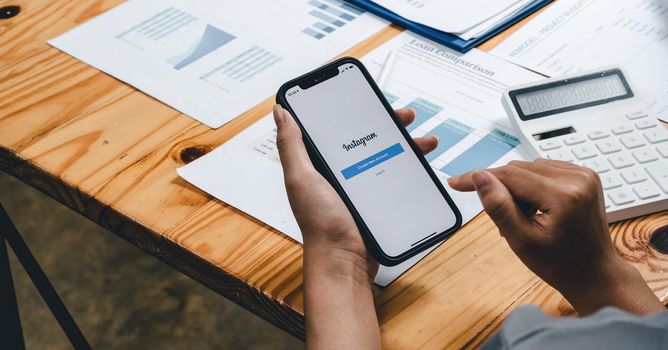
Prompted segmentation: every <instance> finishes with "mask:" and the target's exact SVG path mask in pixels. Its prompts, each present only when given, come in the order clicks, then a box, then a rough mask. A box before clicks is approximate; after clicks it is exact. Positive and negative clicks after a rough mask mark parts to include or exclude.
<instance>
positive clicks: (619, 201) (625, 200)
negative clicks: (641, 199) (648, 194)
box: [608, 188, 636, 205]
mask: <svg viewBox="0 0 668 350" xmlns="http://www.w3.org/2000/svg"><path fill="white" fill-rule="evenodd" d="M608 197H609V198H610V200H612V202H613V203H615V205H624V204H629V203H633V202H635V200H636V199H635V196H634V195H633V193H631V191H630V190H629V189H628V188H620V189H618V190H613V191H610V192H608Z"/></svg>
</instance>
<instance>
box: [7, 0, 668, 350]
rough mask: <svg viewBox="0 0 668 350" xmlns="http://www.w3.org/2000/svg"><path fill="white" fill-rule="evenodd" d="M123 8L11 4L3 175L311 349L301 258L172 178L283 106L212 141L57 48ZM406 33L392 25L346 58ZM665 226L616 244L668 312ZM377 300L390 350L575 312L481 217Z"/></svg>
mask: <svg viewBox="0 0 668 350" xmlns="http://www.w3.org/2000/svg"><path fill="white" fill-rule="evenodd" d="M120 2H121V1H120V0H117V1H74V0H69V1H65V0H63V1H48V2H47V1H39V0H34V1H29V0H23V1H0V6H2V5H8V4H17V5H20V6H22V8H23V12H22V13H21V14H20V15H19V16H17V17H16V18H13V19H11V20H7V21H0V169H2V170H3V171H6V172H8V173H11V174H13V175H14V176H16V177H18V178H19V179H21V180H23V181H25V182H27V183H29V184H31V185H32V186H34V187H36V188H38V189H40V190H42V191H44V192H45V193H47V194H49V195H50V196H52V197H54V198H56V199H57V200H59V201H61V202H62V203H64V204H65V205H68V206H69V207H71V208H72V209H74V210H76V211H78V212H79V213H81V214H82V215H85V216H86V217H88V218H90V219H91V220H93V221H95V222H97V223H98V224H100V225H101V226H103V227H105V228H107V229H109V230H110V231H112V232H113V233H115V234H117V235H119V236H121V237H123V238H124V239H126V240H128V241H129V242H131V243H133V244H135V245H137V246H139V247H140V248H141V249H143V250H145V251H147V252H148V253H150V254H152V255H154V256H156V257H158V258H160V259H162V260H164V261H165V262H167V263H169V264H170V265H172V266H174V267H175V268H177V269H179V270H180V271H182V272H184V273H185V274H187V275H189V276H191V277H193V278H194V279H196V280H197V281H199V282H200V283H202V284H204V285H206V286H208V287H209V288H211V289H213V290H215V291H217V292H218V293H220V294H221V295H224V296H225V297H227V298H229V299H231V300H233V301H234V302H236V303H238V304H239V305H242V306H243V307H245V308H247V309H249V310H250V311H252V312H254V313H256V314H257V315H259V316H261V317H263V318H265V319H266V320H268V321H269V322H271V323H273V324H275V325H277V326H279V327H281V328H282V329H284V330H286V331H287V332H289V333H291V334H293V335H295V336H297V337H303V334H304V325H303V291H302V287H301V284H302V265H301V263H302V262H301V259H302V250H301V246H300V245H299V244H298V243H296V242H295V241H293V240H291V239H290V238H288V237H287V236H285V235H283V234H281V233H280V232H277V231H276V230H274V229H272V228H271V227H268V226H266V225H264V224H263V223H261V222H259V221H257V220H255V219H253V218H252V217H250V216H248V215H246V214H244V213H242V212H240V211H238V210H236V209H235V208H232V207H230V206H228V205H226V204H224V203H222V202H220V201H218V200H216V199H214V198H211V197H210V196H208V195H207V194H205V193H203V192H202V191H200V190H198V189H196V188H194V187H193V186H191V185H190V184H188V183H186V182H185V181H183V180H182V179H180V178H179V177H178V176H177V175H176V172H175V170H176V168H177V167H179V166H181V165H183V164H184V163H186V162H189V161H192V160H193V159H195V158H197V157H198V156H201V155H202V154H205V153H206V152H208V151H210V150H211V149H213V148H215V147H216V146H218V145H220V144H222V143H223V142H225V141H226V140H228V139H230V138H231V137H233V136H234V135H236V134H237V133H239V132H240V131H241V130H243V129H244V128H246V127H247V126H249V125H250V124H251V123H253V122H255V121H257V120H258V119H259V118H261V117H262V116H264V115H266V114H267V113H268V112H269V111H270V110H271V105H272V104H273V102H272V101H273V97H271V98H268V99H267V100H265V101H263V102H261V103H260V104H258V106H256V107H254V108H252V109H251V110H249V111H248V112H246V113H244V114H243V115H241V116H240V117H239V118H237V119H235V120H234V121H232V122H231V123H229V124H227V125H225V126H224V127H222V128H220V129H218V130H212V129H209V128H207V127H206V126H204V125H201V124H199V123H197V122H195V121H194V120H192V119H190V118H188V117H186V116H184V115H182V114H180V113H178V112H177V111H175V110H173V109H171V108H169V107H167V106H165V105H163V104H161V103H159V102H157V101H155V100H154V99H152V98H150V97H148V96H146V95H144V94H142V93H141V92H138V91H136V90H135V89H133V88H132V87H129V86H127V85H124V84H122V83H121V82H119V81H117V80H115V79H113V78H111V77H109V76H107V75H105V74H103V73H100V72H98V71H96V70H95V69H92V68H90V67H88V66H86V65H85V64H83V63H81V62H79V61H77V60H75V59H73V58H71V57H69V56H67V55H65V54H63V53H61V52H59V51H58V50H56V49H53V48H51V47H49V46H48V45H47V44H46V40H48V39H50V38H52V37H54V36H56V35H58V34H60V33H62V32H64V31H66V30H68V29H70V28H72V27H74V26H75V25H76V24H79V23H82V22H84V21H85V20H87V19H89V18H92V17H94V16H95V15H97V14H99V13H102V12H104V11H105V10H107V9H108V8H111V7H113V6H114V5H116V4H118V3H120ZM521 24H522V23H520V24H518V26H520V25H521ZM400 31H401V29H399V28H397V27H388V28H386V29H385V30H383V31H381V32H380V33H379V34H377V35H376V36H374V37H372V38H370V39H369V40H367V41H365V42H363V43H362V44H360V45H357V46H356V47H354V48H353V49H351V50H349V52H348V53H347V54H350V55H353V56H358V57H359V56H362V55H364V54H365V53H366V52H369V51H370V50H372V49H373V48H375V47H377V46H378V45H380V44H382V43H383V42H385V41H387V40H388V39H390V38H391V37H393V36H395V35H397V34H398V33H400ZM503 35H507V34H502V35H501V36H500V37H499V38H501V37H503ZM499 40H500V39H498V38H495V39H494V40H492V41H490V42H489V43H487V44H485V45H484V48H485V49H490V48H491V47H493V46H494V45H495V44H496V43H498V41H499ZM662 225H668V212H663V213H658V214H654V215H651V216H648V217H644V218H638V219H634V220H629V221H625V222H622V223H618V224H615V225H612V234H613V239H614V241H615V245H616V247H617V249H618V250H619V252H620V254H621V255H622V256H623V257H624V258H625V259H626V260H627V261H629V262H631V263H632V264H633V265H634V266H636V267H637V268H638V269H639V270H640V271H641V272H642V274H643V276H644V277H645V278H646V280H647V281H648V282H649V284H650V286H651V287H652V289H653V290H654V291H655V292H656V293H657V295H659V296H660V297H661V298H662V300H664V301H668V294H667V293H668V280H667V276H668V275H667V274H666V270H667V269H668V256H666V255H663V254H661V253H658V252H657V251H656V250H654V249H653V248H652V247H651V246H650V245H649V244H648V240H649V237H650V236H651V234H652V232H653V231H654V230H656V229H657V228H659V227H660V226H662ZM51 234H55V233H51ZM375 299H376V304H377V309H378V314H379V319H380V321H381V329H382V338H383V343H384V345H385V347H386V348H388V349H389V348H398V349H402V348H406V347H416V346H419V347H422V348H460V349H468V348H475V347H477V346H479V345H480V344H481V343H482V342H483V341H484V340H485V339H486V338H487V337H488V336H489V335H490V334H492V332H494V331H495V330H496V329H498V327H499V325H500V324H501V322H502V321H503V319H504V318H505V316H507V315H508V313H509V312H510V311H512V309H513V308H515V307H516V306H517V305H520V304H527V303H535V304H539V305H541V307H543V308H544V309H545V310H546V312H548V313H550V314H553V315H572V314H573V311H572V309H571V308H570V306H569V305H568V303H566V302H565V301H564V300H563V298H562V297H561V296H560V295H559V294H558V293H557V292H556V291H554V290H553V289H552V288H550V287H549V286H547V285H545V284H544V283H543V282H541V281H540V280H539V279H538V278H537V277H536V276H534V275H533V274H532V273H531V272H530V271H528V270H527V269H526V268H525V267H524V266H523V265H522V264H521V263H520V262H519V260H518V259H517V258H516V257H515V256H514V255H513V253H512V252H511V251H510V249H509V248H508V246H507V244H506V243H505V241H504V240H503V239H502V238H501V237H500V236H499V234H498V232H497V230H496V228H495V227H494V225H493V224H492V223H491V221H490V220H489V218H488V217H487V216H486V215H484V214H481V215H479V216H478V217H477V218H476V219H474V220H473V221H472V222H471V223H469V224H468V225H466V226H465V227H464V229H462V231H460V232H459V233H457V234H456V235H455V236H454V237H452V238H451V239H450V240H448V241H447V242H445V243H444V244H443V245H441V246H440V247H439V248H438V249H437V250H436V251H435V252H434V253H432V254H430V255H429V256H428V257H427V258H425V259H424V260H423V261H421V262H420V263H419V264H418V265H417V266H416V267H415V268H413V269H411V270H410V271H409V272H408V273H406V274H405V275H404V276H402V277H401V278H400V279H399V280H398V281H397V282H395V283H394V284H392V285H391V286H389V287H388V288H386V289H383V290H381V289H376V290H375Z"/></svg>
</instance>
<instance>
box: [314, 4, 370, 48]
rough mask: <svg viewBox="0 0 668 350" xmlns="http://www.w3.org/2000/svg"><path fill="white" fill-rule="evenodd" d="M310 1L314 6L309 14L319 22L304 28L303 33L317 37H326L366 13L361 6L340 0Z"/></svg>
mask: <svg viewBox="0 0 668 350" xmlns="http://www.w3.org/2000/svg"><path fill="white" fill-rule="evenodd" d="M325 2H326V3H325ZM308 3H309V5H311V6H313V7H314V9H313V10H311V12H309V15H311V16H313V17H315V18H316V20H317V22H315V23H314V24H313V25H311V26H310V27H306V28H304V30H302V33H304V34H307V35H309V36H312V37H314V38H315V39H322V38H324V37H325V36H326V35H327V34H329V33H331V32H333V31H335V30H336V28H340V27H343V26H344V25H346V23H348V22H351V21H353V20H354V19H355V18H357V16H359V15H361V14H362V13H364V11H362V10H360V9H359V8H357V7H355V6H353V5H350V4H348V3H345V2H343V1H340V0H309V2H308Z"/></svg>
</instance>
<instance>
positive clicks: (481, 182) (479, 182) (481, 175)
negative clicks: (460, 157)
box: [471, 170, 491, 191]
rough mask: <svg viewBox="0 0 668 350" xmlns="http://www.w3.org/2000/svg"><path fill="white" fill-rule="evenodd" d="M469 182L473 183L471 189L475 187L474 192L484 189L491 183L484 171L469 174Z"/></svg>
mask: <svg viewBox="0 0 668 350" xmlns="http://www.w3.org/2000/svg"><path fill="white" fill-rule="evenodd" d="M471 181H473V187H475V189H476V191H479V190H482V189H484V188H485V187H487V186H489V185H490V183H491V181H490V179H489V175H488V174H487V172H486V171H484V170H476V171H474V172H473V173H472V174H471Z"/></svg>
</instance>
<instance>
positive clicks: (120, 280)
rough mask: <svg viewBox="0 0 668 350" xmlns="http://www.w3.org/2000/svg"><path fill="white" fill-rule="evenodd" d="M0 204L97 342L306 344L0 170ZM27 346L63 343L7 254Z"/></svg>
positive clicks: (124, 345) (129, 345) (118, 345)
mask: <svg viewBox="0 0 668 350" xmlns="http://www.w3.org/2000/svg"><path fill="white" fill-rule="evenodd" d="M0 203H2V204H3V206H4V207H5V209H6V210H7V211H8V212H9V215H10V216H11V218H12V220H13V221H14V223H15V224H16V226H17V227H18V229H19V231H20V232H21V234H22V235H23V238H24V239H25V240H26V242H27V244H28V246H29V247H30V249H31V250H32V252H33V254H34V255H35V256H36V258H37V260H38V261H39V263H40V264H41V266H42V268H43V269H44V270H45V272H46V274H47V276H48V277H49V279H50V280H51V282H52V283H53V284H54V286H55V288H56V290H57V291H58V293H59V294H60V296H61V298H62V299H63V301H64V302H65V304H66V305H67V307H68V308H69V310H70V312H71V313H72V315H73V316H74V318H75V320H76V321H77V323H78V324H79V326H80V327H81V329H82V331H83V333H84V334H85V336H86V337H87V338H88V341H89V342H90V343H91V345H92V346H93V348H95V349H158V348H160V349H207V348H220V349H300V348H303V347H304V345H303V343H302V342H301V341H299V340H297V339H295V338H292V337H291V336H290V335H288V334H287V333H284V332H283V331H281V330H279V329H278V328H276V327H274V326H272V325H271V324H269V323H267V322H265V321H264V320H262V319H260V318H258V317H256V316H255V315H253V314H251V313H250V312H248V311H246V310H244V309H242V308H241V307H239V306H237V305H236V304H234V303H232V302H230V301H228V300H227V299H225V298H223V297H222V296H220V295H218V294H216V293H214V292H213V291H211V290H209V289H207V288H205V287H203V286H201V285H200V284H198V283H197V282H195V281H193V280H191V279H190V278H189V277H186V276H185V275H183V274H181V273H180V272H178V271H176V270H174V269H172V268H171V267H170V266H168V265H166V264H164V263H162V262H161V261H159V260H157V259H156V258H153V257H152V256H149V255H146V254H145V253H144V252H142V251H141V250H139V249H138V248H136V247H134V246H132V245H130V244H129V243H127V242H125V241H123V240H122V239H120V238H118V237H116V236H114V235H113V234H111V233H109V232H108V231H106V230H104V229H102V228H100V227H98V226H97V225H96V224H94V223H92V222H90V221H88V220H87V219H85V218H83V217H81V216H79V215H78V214H76V213H74V212H73V211H71V210H70V209H69V208H67V207H65V206H63V205H61V204H59V203H57V202H56V201H54V200H53V199H51V198H49V197H47V196H45V195H44V194H42V193H41V192H38V191H36V190H34V189H33V188H31V187H29V186H27V185H25V184H23V183H22V182H20V181H18V180H17V179H15V178H13V177H11V176H9V175H7V174H5V173H2V172H0ZM10 263H11V264H12V273H13V277H14V285H15V286H16V291H17V294H18V297H17V298H18V303H19V309H20V315H21V321H22V326H23V333H24V338H25V341H26V347H27V349H70V345H69V342H68V341H67V338H66V337H65V335H64V334H63V333H62V331H61V330H60V328H59V326H58V324H57V323H56V321H55V319H54V318H53V317H52V316H51V314H50V313H49V310H48V309H47V307H46V305H45V304H44V302H43V301H42V299H41V298H40V297H39V294H38V293H37V291H36V290H35V288H34V287H33V286H32V284H31V283H30V281H29V279H28V277H27V275H26V274H25V272H24V271H23V270H22V269H21V267H20V265H19V264H18V261H17V260H16V258H15V257H14V256H13V254H12V253H10Z"/></svg>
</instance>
